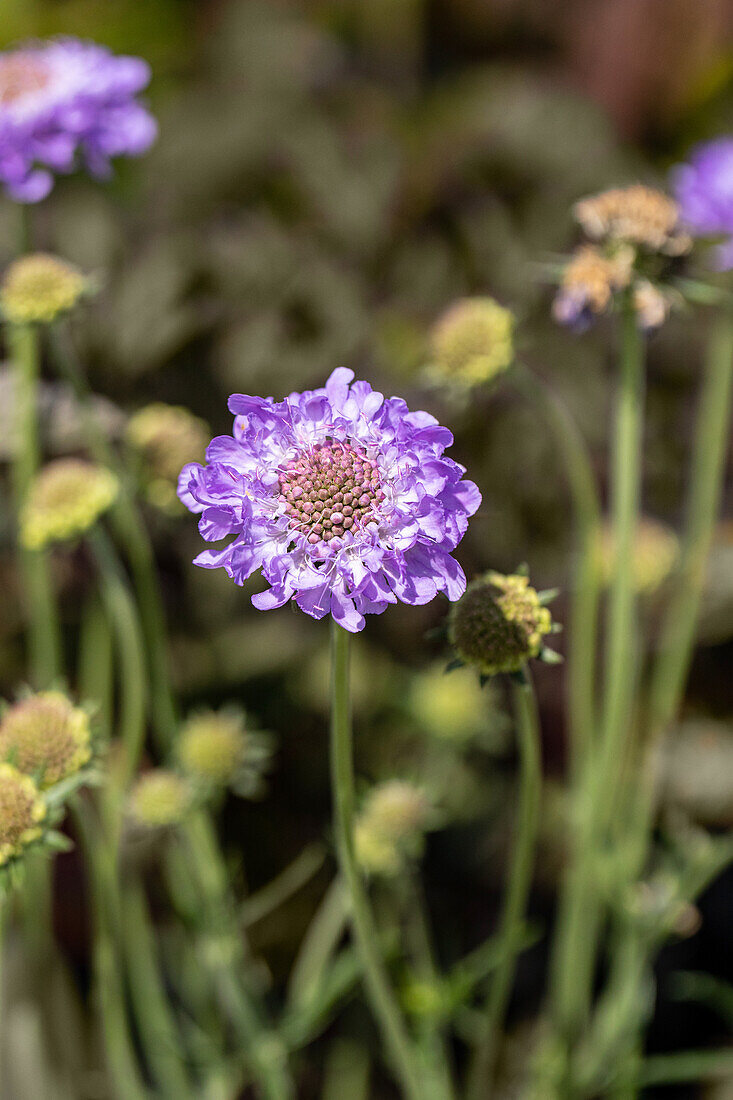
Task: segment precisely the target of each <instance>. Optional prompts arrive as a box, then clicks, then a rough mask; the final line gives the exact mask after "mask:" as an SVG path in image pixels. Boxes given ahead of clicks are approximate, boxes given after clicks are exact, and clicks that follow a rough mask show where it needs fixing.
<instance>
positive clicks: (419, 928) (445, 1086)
mask: <svg viewBox="0 0 733 1100" xmlns="http://www.w3.org/2000/svg"><path fill="white" fill-rule="evenodd" d="M403 885H404V894H405V898H404V902H405V909H406V919H407V927H406V938H407V941H408V944H409V948H410V953H411V955H412V964H413V966H414V968H415V972H416V973H417V974H418V976H419V978H420V980H421V981H424V982H426V983H427V984H428V986H430V987H432V988H434V989H437V988H438V986H439V982H440V974H439V972H438V967H437V963H436V961H435V950H434V947H433V937H432V933H431V930H430V926H429V924H428V917H427V907H426V904H425V897H424V892H423V889H422V883H421V882H420V879H419V877H418V873H417V869H416V868H410V869H409V870H408V872H407V874H406V875H405V877H404V881H403ZM417 1030H418V1035H419V1038H420V1042H421V1045H422V1046H423V1047H424V1051H425V1056H426V1058H427V1062H428V1066H429V1070H428V1072H429V1078H428V1086H429V1087H427V1088H425V1090H424V1093H425V1097H426V1098H428V1097H429V1096H430V1095H431V1094H432V1091H433V1090H434V1091H435V1094H436V1095H437V1096H442V1097H446V1098H448V1100H454V1098H455V1089H454V1087H453V1071H452V1066H451V1057H450V1050H449V1047H448V1038H447V1035H446V1029H445V1023H444V1020H443V1019H441V1018H440V1017H439V1016H435V1015H428V1016H427V1017H426V1018H425V1019H424V1020H421V1021H420V1022H419V1026H418V1027H417Z"/></svg>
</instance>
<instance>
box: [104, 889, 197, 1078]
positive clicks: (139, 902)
mask: <svg viewBox="0 0 733 1100" xmlns="http://www.w3.org/2000/svg"><path fill="white" fill-rule="evenodd" d="M120 901H121V903H122V921H121V931H122V939H123V948H124V957H125V962H126V966H127V974H128V975H129V982H130V993H131V1000H132V1006H133V1009H134V1011H135V1014H136V1016H137V1022H138V1034H139V1036H140V1043H141V1045H142V1047H143V1050H144V1052H145V1057H146V1060H147V1063H148V1065H149V1067H150V1070H151V1072H152V1075H153V1077H154V1079H155V1081H156V1083H157V1085H158V1088H159V1090H160V1095H161V1096H170V1097H176V1100H186V1098H190V1100H193V1098H194V1097H195V1096H197V1095H198V1090H197V1088H196V1087H194V1085H193V1083H192V1082H191V1081H189V1079H188V1075H187V1073H186V1069H185V1066H184V1062H183V1058H182V1056H181V1036H180V1035H179V1033H178V1028H177V1026H176V1022H175V1019H174V1016H173V1013H172V1010H171V1007H170V1004H169V1002H168V998H167V996H166V992H165V989H164V986H163V981H162V978H161V975H160V968H159V962H158V958H157V953H156V949H155V942H154V938H153V929H152V927H151V923H150V918H149V916H148V910H147V902H146V900H145V895H144V893H143V890H142V888H141V887H140V885H139V884H138V883H132V882H131V883H127V884H126V886H125V889H124V892H123V893H122V896H121V897H120Z"/></svg>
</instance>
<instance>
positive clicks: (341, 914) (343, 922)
mask: <svg viewBox="0 0 733 1100" xmlns="http://www.w3.org/2000/svg"><path fill="white" fill-rule="evenodd" d="M349 911H350V901H349V894H348V891H347V889H346V887H345V885H344V882H343V879H342V878H341V877H340V876H339V877H337V878H335V879H334V880H333V882H332V883H331V885H330V886H329V887H328V889H327V890H326V893H325V894H324V895H323V898H322V900H321V903H320V905H319V906H318V909H317V910H316V912H315V915H314V916H313V919H312V920H311V922H310V924H309V925H308V929H307V931H306V933H305V935H304V936H303V939H302V941H301V944H300V948H299V950H298V954H297V956H296V959H295V962H294V964H293V968H292V970H291V972H290V979H289V981H288V990H287V1006H288V1009H289V1010H290V1011H291V1012H298V1011H299V1010H303V1009H305V1008H307V1007H308V1006H309V1005H310V1004H311V1003H312V1002H313V1001H314V1000H315V998H316V997H317V996H318V994H319V992H320V990H321V989H322V987H323V984H324V975H325V974H326V972H327V969H328V964H329V963H330V961H331V959H332V958H333V956H334V954H335V952H336V949H337V948H338V945H339V942H340V940H341V939H342V938H343V934H344V929H345V928H346V926H347V924H348V921H349Z"/></svg>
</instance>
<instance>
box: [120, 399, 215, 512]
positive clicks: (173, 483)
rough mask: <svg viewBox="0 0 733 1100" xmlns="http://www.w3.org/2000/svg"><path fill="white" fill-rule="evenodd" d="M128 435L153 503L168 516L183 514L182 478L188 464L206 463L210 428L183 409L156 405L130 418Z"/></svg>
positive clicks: (146, 492)
mask: <svg viewBox="0 0 733 1100" xmlns="http://www.w3.org/2000/svg"><path fill="white" fill-rule="evenodd" d="M126 434H127V441H128V443H129V444H130V446H131V448H132V449H133V450H134V451H136V452H137V454H138V455H139V456H140V460H141V466H142V477H143V480H144V482H145V494H146V496H147V498H148V500H149V501H150V503H151V504H154V505H155V506H156V507H158V508H160V509H161V510H162V511H164V512H175V511H177V510H180V509H181V508H182V507H183V506H182V505H181V504H180V502H179V500H178V497H177V495H176V489H177V485H178V475H179V474H180V472H181V470H182V469H183V467H184V466H185V465H186V463H188V462H196V461H200V460H202V459H203V457H204V452H205V451H206V446H207V444H208V442H209V439H210V438H211V432H210V431H209V426H208V424H207V423H206V422H205V421H204V420H201V419H200V418H199V417H197V416H194V415H193V413H191V412H189V410H188V409H186V408H184V407H183V406H180V405H166V404H163V402H155V403H154V404H152V405H146V406H145V407H144V408H142V409H139V410H138V411H137V412H136V413H134V414H133V415H132V416H131V417H130V419H129V421H128V423H127V432H126Z"/></svg>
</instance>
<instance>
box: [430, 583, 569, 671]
mask: <svg viewBox="0 0 733 1100" xmlns="http://www.w3.org/2000/svg"><path fill="white" fill-rule="evenodd" d="M551 630H552V618H551V616H550V612H549V610H548V609H547V608H546V607H543V605H542V602H541V599H540V596H539V595H538V594H537V592H536V591H535V589H534V588H531V587H530V584H529V581H528V579H527V577H523V576H519V575H516V574H513V575H509V576H505V575H504V574H502V573H494V572H490V573H487V574H486V575H485V576H483V577H480V578H479V579H478V580H475V581H473V582H472V584H470V585H469V586H468V588H467V589H466V592H465V593H464V595H463V596H462V597H461V598H460V600H458V602H457V603H455V604H454V605H453V608H452V609H451V614H450V619H449V623H448V636H449V638H450V641H451V644H452V645H453V647H454V648H455V650H456V652H457V654H458V656H459V657H460V659H461V660H462V661H463V662H464V663H465V664H467V665H472V666H473V667H474V668H476V669H478V671H479V672H480V673H481V674H482V675H484V676H494V675H496V674H497V673H499V672H519V670H520V669H522V668H523V667H524V665H525V664H526V663H527V661H529V660H530V658H532V657H538V656H539V655H540V653H541V652H542V650H543V648H544V641H543V639H544V636H545V635H546V634H549V633H550V631H551Z"/></svg>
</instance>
